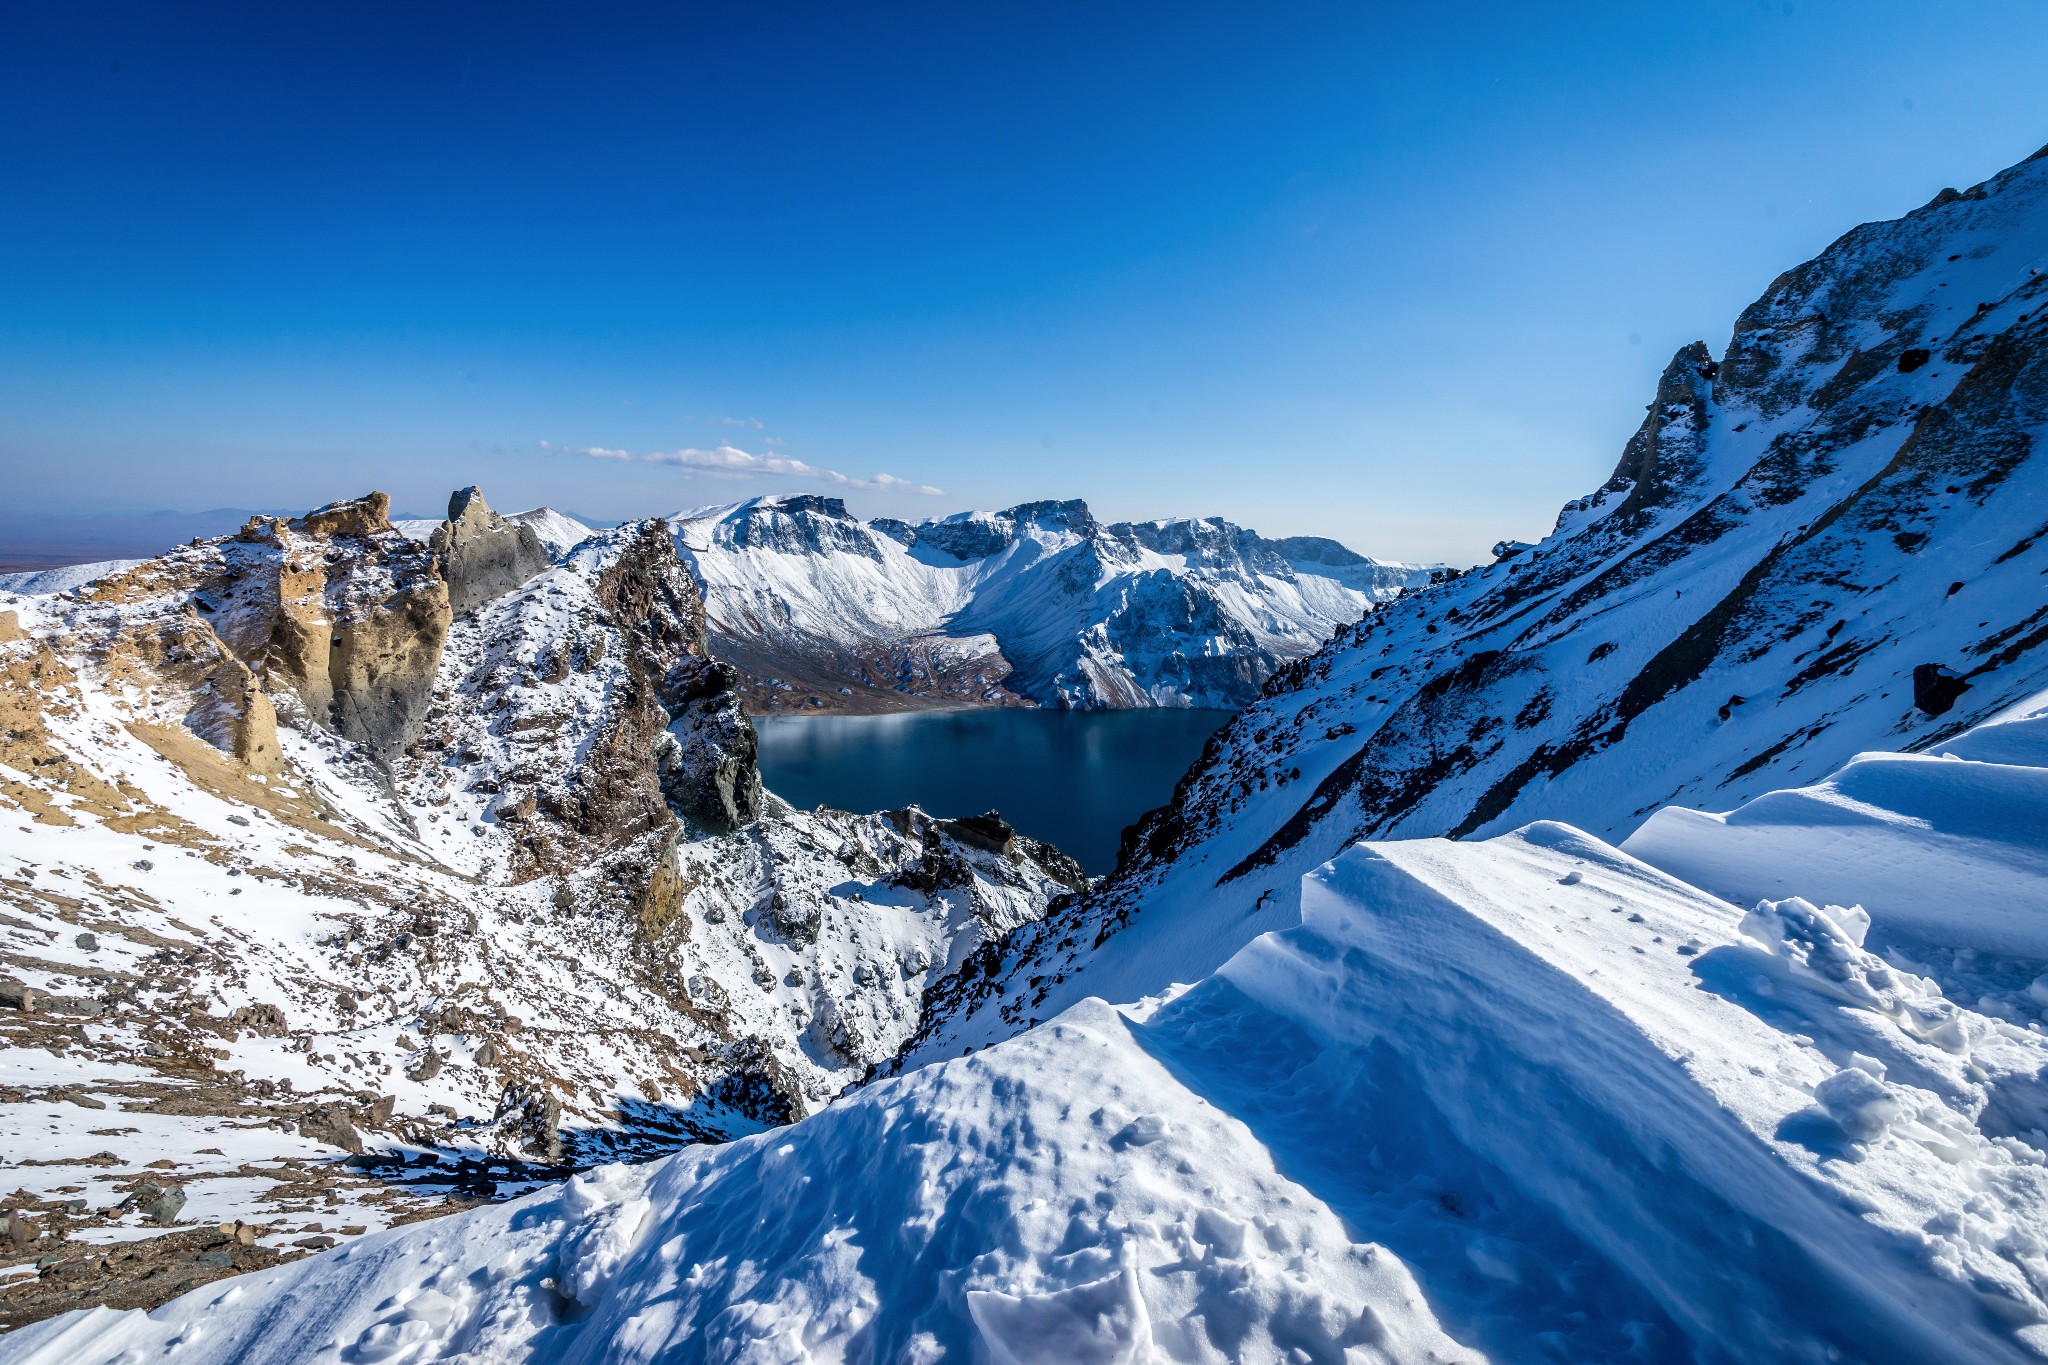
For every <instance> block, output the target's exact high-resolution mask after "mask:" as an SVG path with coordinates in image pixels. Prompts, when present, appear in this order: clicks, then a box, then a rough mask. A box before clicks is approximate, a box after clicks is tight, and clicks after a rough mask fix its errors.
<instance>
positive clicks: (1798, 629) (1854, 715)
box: [912, 156, 2048, 1058]
mask: <svg viewBox="0 0 2048 1365" xmlns="http://www.w3.org/2000/svg"><path fill="white" fill-rule="evenodd" d="M2044 439H2048V156H2039V157H2036V158H2034V159H2032V160H2029V161H2027V162H2025V163H2023V164H2021V165H2019V166H2016V167H2013V168H2012V169H2010V170H2008V171H2006V172H2004V173H2002V174H2001V175H1999V176H1997V177H1995V178H1994V179H1992V180H1990V181H1988V182H1986V183H1985V184H1983V185H1979V186H1977V187H1975V188H1973V189H1971V190H1969V191H1967V192H1962V193H1958V192H1955V191H1944V192H1943V193H1942V194H1941V195H1940V196H1938V197H1937V198H1936V199H1935V200H1934V201H1933V202H1932V203H1930V204H1928V205H1926V206H1925V207H1923V208H1921V209H1919V210H1917V211H1915V212H1913V213H1910V214H1908V215H1906V216H1905V217H1904V218H1901V219H1899V220H1897V221H1893V222H1881V223H1871V224H1866V225H1864V226H1862V227H1859V228H1856V229H1854V230H1853V231H1851V232H1849V233H1847V234H1846V235H1845V236H1843V237H1842V238H1841V239H1840V240H1839V241H1837V242H1835V243H1834V244H1833V245H1832V246H1830V247H1829V248H1828V249H1827V251H1825V252H1824V253H1822V255H1821V256H1819V257H1818V258H1816V259H1815V260H1813V261H1811V262H1809V263H1807V264H1805V265H1803V266H1800V267H1799V268H1797V269H1795V270H1792V271H1788V272H1787V273H1786V274H1784V275H1782V276H1780V277H1779V278H1778V279H1777V280H1776V281H1775V282H1774V283H1773V284H1772V285H1771V286H1770V288H1769V289H1768V290H1767V291H1766V292H1765V294H1764V295H1763V297H1762V298H1760V299H1758V300H1757V302H1756V303H1754V304H1752V305H1751V306H1750V307H1749V308H1748V309H1747V310H1746V311H1745V312H1744V313H1743V315H1742V317H1741V318H1740V319H1739V320H1738V322H1737V323H1736V326H1735V332H1734V335H1733V337H1732V338H1731V339H1730V340H1729V342H1728V345H1727V347H1726V349H1725V350H1724V351H1723V352H1722V354H1721V355H1720V356H1719V357H1718V358H1717V357H1715V356H1714V355H1713V354H1711V353H1710V352H1709V351H1708V349H1707V348H1706V346H1705V345H1703V344H1697V343H1696V344H1694V345H1691V346H1688V347H1686V348H1685V349H1684V350H1682V351H1680V352H1679V353H1678V355H1677V356H1676V357H1674V358H1673V360H1672V362H1671V365H1670V367H1669V368H1668V369H1667V370H1666V371H1665V374H1664V376H1663V379H1662V381H1661V383H1660V384H1659V386H1658V390H1657V394H1656V399H1655V401H1654V402H1653V403H1652V404H1651V406H1650V410H1649V413H1648V415H1647V417H1645V419H1644V421H1643V423H1642V426H1641V428H1640V429H1639V430H1638V431H1637V432H1636V433H1635V435H1634V436H1633V437H1632V438H1631V439H1630V440H1629V441H1628V443H1627V445H1626V447H1625V449H1624V451H1623V454H1622V458H1621V461H1620V463H1619V465H1618V467H1617V468H1616V470H1615V473H1614V476H1613V478H1612V479H1611V480H1610V481H1609V482H1608V483H1607V484H1606V485H1605V486H1603V487H1602V488H1600V489H1598V490H1596V491H1595V492H1594V493H1592V494H1591V495H1589V496H1587V497H1584V498H1581V499H1579V500H1577V501H1575V502H1573V503H1571V504H1569V505H1567V506H1566V507H1565V508H1564V509H1563V511H1562V513H1561V514H1560V516H1559V518H1558V523H1557V528H1556V530H1555V531H1553V532H1552V533H1551V534H1550V535H1549V536H1548V537H1546V538H1545V539H1544V540H1543V542H1542V543H1541V544H1539V545H1535V546H1530V547H1517V546H1504V547H1503V551H1504V554H1503V557H1502V558H1500V559H1499V560H1497V561H1496V562H1495V563H1493V564H1491V565H1488V566H1486V567H1483V568H1480V569H1476V570H1474V571H1472V572H1470V573H1467V574H1464V575H1462V576H1460V577H1458V578H1456V579H1455V580H1453V581H1449V582H1444V583H1439V584H1436V585H1434V586H1432V587H1429V588H1426V589H1424V590H1421V591H1417V592H1409V593H1407V594H1404V595H1403V596H1401V597H1400V598H1398V599H1396V600H1395V601H1392V602H1390V603H1388V604H1387V605H1385V606H1384V607H1381V608H1380V609H1379V610H1377V611H1375V612H1373V613H1372V614H1371V615H1370V616H1368V617H1366V618H1365V619H1364V620H1363V621H1362V622H1360V623H1358V624H1357V625H1355V626H1352V627H1349V628H1347V629H1345V630H1343V631H1341V632H1339V633H1338V635H1337V636H1336V637H1335V638H1334V639H1333V640H1332V641H1331V643H1330V644H1329V645H1328V646H1327V647H1325V648H1324V649H1323V650H1321V651H1320V652H1319V653H1317V654H1316V655H1315V656H1314V657H1312V658H1309V659H1305V660H1302V661H1300V662H1298V663H1295V664H1292V665H1289V666H1288V667H1286V668H1284V669H1283V670H1281V671H1280V672H1279V673H1278V674H1276V675H1275V677H1274V678H1273V680H1272V681H1271V682H1269V683H1268V685H1267V689H1266V691H1267V695H1266V696H1265V698H1264V699H1263V700H1261V701H1260V702H1259V704H1257V705H1256V706H1253V707H1251V708H1249V709H1247V710H1246V711H1244V712H1243V713H1242V714H1240V715H1239V716H1237V717H1236V718H1235V719H1234V720H1232V721H1231V722H1230V724H1229V725H1228V726H1226V727H1225V729H1224V730H1223V731H1221V732H1220V733H1219V735H1218V736H1217V738H1216V740H1214V741H1213V742H1212V744H1211V748H1210V752H1209V754H1208V755H1207V757H1206V758H1205V761H1204V762H1202V763H1200V764H1198V765H1197V767H1196V768H1195V769H1194V770H1193V771H1191V772H1190V773H1189V774H1188V775H1187V777H1186V778H1184V779H1183V781H1182V782H1181V784H1180V787H1179V789H1178V790H1177V792H1176V793H1175V796H1174V799H1173V802H1172V803H1171V805H1170V806H1169V807H1167V808H1165V809H1163V810H1161V811H1159V812H1156V813H1155V814H1154V815H1153V816H1151V817H1148V819H1147V820H1146V821H1145V822H1143V826H1142V829H1140V830H1139V831H1137V832H1136V834H1135V836H1134V837H1132V838H1130V839H1129V841H1128V843H1127V846H1126V856H1125V858H1124V859H1123V861H1122V864H1121V866H1120V867H1119V870H1118V871H1117V873H1116V874H1115V875H1114V876H1112V877H1110V878H1108V879H1107V880H1106V884H1104V885H1103V886H1101V887H1099V888H1098V889H1097V890H1095V891H1094V892H1093V893H1091V894H1090V895H1089V896H1087V897H1085V898H1081V899H1080V900H1078V901H1076V902H1074V903H1073V904H1071V905H1070V906H1068V907H1067V908H1066V909H1065V910H1064V911H1063V912H1062V913H1061V914H1059V915H1057V916H1054V917H1053V918H1052V919H1050V920H1048V921H1047V922H1046V923H1045V924H1044V925H1042V926H1034V927H1031V928H1029V929H1027V930H1026V931H1024V932H1022V933H1020V934H1018V935H1016V936H1015V937H1014V938H1013V939H1012V940H1011V941H1010V942H1009V943H1007V944H1006V945H1005V946H1004V948H1003V949H1002V951H1001V954H1000V960H997V957H996V954H995V953H994V950H992V951H991V958H990V960H989V961H987V962H984V963H982V964H978V966H977V969H976V970H975V971H973V972H972V973H968V974H965V975H963V976H962V977H961V978H960V981H959V983H958V984H959V990H960V998H959V999H957V1000H954V1001H951V1002H949V1003H948V1005H947V1006H946V1007H945V1008H943V1009H941V1010H939V1011H938V1012H936V1013H935V1014H933V1015H932V1016H930V1017H929V1018H928V1023H927V1037H926V1040H925V1043H924V1044H921V1045H920V1047H919V1048H917V1049H915V1050H914V1051H913V1053H912V1056H913V1057H916V1058H925V1057H933V1056H955V1055H958V1052H959V1049H960V1048H961V1047H962V1046H967V1045H975V1046H978V1045H980V1044H982V1043H985V1042H987V1041H990V1040H991V1039H994V1038H997V1037H1002V1036H1006V1035H1007V1034H1009V1033H1011V1032H1014V1031H1015V1029H1016V1028H1018V1027H1020V1026H1021V1025H1023V1024H1024V1023H1026V1022H1028V1021H1029V1020H1031V1019H1033V1018H1044V1017H1049V1016H1050V1015H1051V1014H1052V1013H1055V1012H1057V1011H1058V1010H1059V1009H1062V1008H1064V1007H1065V1006H1066V1005H1068V1004H1070V1003H1072V1002H1073V1001H1075V1000H1078V999H1080V998H1083V997H1085V996H1089V995H1102V996H1106V997H1107V998H1109V999H1113V1000H1123V999H1135V998H1137V997H1139V996H1143V995H1147V994H1150V993H1152V992H1154V991H1157V990H1160V989H1162V988H1164V987H1165V986H1166V985H1168V984H1169V983H1171V982H1173V981H1187V980H1194V979H1197V978H1199V977H1200V976H1202V975H1203V974H1205V973H1207V972H1209V971H1212V970H1214V969H1215V967H1216V966H1217V964H1218V963H1220V962H1221V961H1222V959H1223V957H1224V956H1225V955H1227V953H1229V952H1230V951H1233V950H1234V946H1235V944H1236V943H1237V941H1238V936H1239V930H1240V926H1241V925H1242V924H1243V923H1244V922H1245V921H1246V920H1247V919H1249V920H1250V921H1251V922H1253V923H1255V924H1258V925H1261V926H1263V927H1267V928H1274V929H1279V928H1285V927H1286V926H1288V925H1290V924H1292V923H1294V922H1295V918H1296V915H1297V906H1296V899H1297V897H1296V888H1298V887H1299V886H1300V884H1301V879H1302V877H1303V876H1305V875H1307V874H1308V873H1309V872H1311V871H1313V870H1314V869H1315V868H1316V867H1318V866H1320V865H1321V864H1322V863H1323V862H1325V861H1326V860H1328V859H1329V858H1331V857H1334V856H1335V855H1336V854H1337V853H1338V852H1339V851H1340V850H1342V849H1343V848H1345V847H1347V846H1348V845H1350V844H1351V843H1353V842H1355V841H1356V840H1358V839H1360V838H1401V837H1410V836H1417V835H1442V834H1448V835H1453V836H1457V837H1466V836H1471V835H1482V836H1483V835H1489V834H1495V833H1499V832H1502V831H1506V830H1509V829H1513V828H1515V827H1516V826H1517V825H1520V824H1523V823H1525V822H1527V821H1529V820H1533V819H1561V820H1567V821H1569V822H1571V823H1572V824H1574V825H1576V826H1578V827H1580V828H1583V829H1586V830H1589V831H1591V832H1593V833H1595V834H1598V835H1600V836H1601V837H1603V838H1607V839H1612V840H1620V839H1624V838H1626V837H1627V836H1629V835H1630V834H1631V833H1633V832H1634V831H1635V829H1636V827H1637V826H1638V825H1639V824H1641V822H1642V821H1643V819H1644V817H1645V816H1647V815H1648V814H1649V813H1650V812H1651V811H1652V810H1655V809H1656V808H1658V807H1660V806H1667V805H1678V806H1697V807H1704V808H1710V809H1712V808H1725V807H1727V806H1729V805H1733V804H1736V803H1739V802H1741V801H1744V800H1747V799H1748V798H1750V797H1754V796H1758V795H1760V794H1762V793H1764V792H1766V791H1770V790H1773V789H1777V788H1782V787H1788V786H1794V785H1800V784H1804V783H1808V782H1812V781H1816V780H1818V779H1820V778H1822V777H1824V776H1826V775H1827V774H1828V773H1830V772H1832V771H1833V770H1834V769H1836V768H1838V767H1839V766H1841V765H1842V764H1843V763H1845V762H1847V761H1848V760H1849V759H1850V758H1851V757H1852V756H1853V755H1855V754H1857V753H1859V752H1862V751H1865V750H1878V751H1895V750H1919V749H1926V748H1929V747H1931V746H1933V745H1936V744H1939V743H1940V742H1941V741H1942V740H1944V739H1947V738H1949V737H1951V736H1953V735H1954V734H1956V733H1958V732H1959V731H1961V730H1962V729H1964V728H1965V727H1967V726H1969V725H1971V724H1973V723H1975V722H1977V721H1980V720H1982V719H1984V718H1985V717H1987V716H1988V715H1990V714H1992V713H1993V712H1996V711H1998V710H2000V709H2001V708H2003V707H2005V706H2008V705H2010V704H2012V703H2013V702H2014V701H2015V700H2017V699H2018V698H2021V697H2024V696H2027V695H2030V694H2032V693H2033V692H2036V691H2038V690H2039V689H2041V688H2042V687H2043V686H2048V576H2044V573H2048V451H2044V450H2043V443H2044Z"/></svg>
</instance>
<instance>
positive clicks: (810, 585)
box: [674, 496, 1432, 711]
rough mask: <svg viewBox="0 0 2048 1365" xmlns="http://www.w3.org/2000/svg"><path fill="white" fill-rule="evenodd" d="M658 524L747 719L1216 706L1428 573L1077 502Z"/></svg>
mask: <svg viewBox="0 0 2048 1365" xmlns="http://www.w3.org/2000/svg"><path fill="white" fill-rule="evenodd" d="M674 521H675V523H676V526H677V528H678V530H677V534H678V536H679V538H680V543H681V549H682V553H683V556H684V558H685V559H686V560H688V562H689V564H690V566H691V568H692V569H693V570H694V571H695V573H696V575H697V577H698V580H699V582H700V583H701V584H702V586H703V590H704V599H705V611H706V615H707V617H708V619H709V622H710V630H711V641H712V647H713V648H714V649H715V650H716V651H717V653H718V654H719V656H720V657H721V658H725V659H729V660H731V661H732V662H733V663H735V664H736V665H738V666H739V668H740V670H741V672H742V674H743V676H744V679H745V682H744V683H743V686H745V687H746V690H747V697H748V702H749V704H750V705H752V706H754V707H755V708H756V709H757V710H760V711H771V710H789V709H808V710H816V709H830V710H846V709H856V710H860V709H883V708H898V707H902V706H906V705H915V704H919V703H927V704H928V703H931V702H940V703H952V704H960V703H978V704H1019V703H1023V704H1034V705H1040V706H1057V707H1073V708H1114V707H1133V706H1214V707H1223V708H1231V709H1234V708H1236V707H1238V706H1240V705H1242V704H1244V703H1245V702H1246V701H1249V700H1250V699H1251V698H1253V697H1254V696H1256V695H1257V692H1258V688H1259V685H1260V684H1261V683H1263V682H1264V681H1265V679H1266V678H1267V677H1268V676H1270V675H1271V674H1272V672H1273V670H1274V669H1275V668H1277V667H1279V666H1280V665H1281V664H1283V663H1285V662H1286V661H1288V660H1291V659H1297V658H1300V657H1302V656H1303V655H1306V654H1308V653H1310V652H1312V651H1313V650H1314V649H1315V648H1316V647H1317V646H1318V645H1320V644H1321V643H1322V642H1323V641H1324V640H1325V639H1327V638H1328V637H1329V635H1330V633H1331V632H1332V631H1333V630H1335V629H1337V628H1338V627H1340V626H1345V625H1349V624H1351V623H1353V622H1355V621H1357V620H1358V619H1359V617H1360V616H1362V615H1363V614H1364V613H1365V612H1367V611H1369V610H1371V609H1372V607H1373V606H1374V605H1375V604H1377V603H1379V602H1383V601H1386V600H1388V599H1389V598H1391V597H1393V596H1395V595H1396V594H1397V593H1398V592H1399V591H1400V590H1401V589H1402V588H1404V587H1408V586H1412V585H1415V584H1418V583H1424V582H1428V581H1429V580H1430V578H1431V576H1432V571H1431V570H1429V569H1427V568H1422V567H1418V566H1415V565H1404V564H1384V563H1380V562H1379V561H1376V560H1371V559H1367V558H1365V557H1364V556H1362V555H1359V554H1355V553H1353V552H1352V551H1350V550H1347V549H1345V548H1344V547H1343V546H1342V545H1339V544H1337V542H1335V541H1331V540H1320V539H1316V538H1314V537H1295V538H1292V539H1286V540H1267V539H1266V538H1264V537H1262V536H1260V535H1258V534H1257V533H1256V532H1252V531H1247V530H1244V529H1242V528H1240V527H1237V526H1233V525H1231V524H1230V523H1229V522H1227V521H1224V520H1222V519H1221V518H1216V517H1211V518H1207V519H1204V520H1189V519H1179V520H1171V521H1151V522H1119V523H1115V524H1108V525H1105V524H1104V523H1101V522H1098V521H1097V520H1096V519H1095V518H1094V517H1093V516H1092V515H1091V514H1090V513H1089V511H1088V507H1087V505H1086V504H1085V503H1081V502H1037V503H1026V504H1024V505H1023V506H1021V507H1013V508H1010V509H1009V510H1008V511H1004V512H965V513H961V514H960V515H958V516H952V517H946V518H944V519H942V520H936V521H927V522H922V523H919V524H917V525H911V524H909V523H907V522H901V521H891V520H880V521H873V522H863V521H860V520H858V519H857V518H855V517H853V516H851V515H850V514H849V513H848V512H847V510H846V505H845V504H844V503H843V502H841V501H840V500H839V499H837V498H824V497H815V496H799V497H783V498H755V499H752V500H750V501H747V502H743V503H739V504H737V505H734V506H729V507H716V508H709V509H704V510H700V511H696V512H685V513H679V514H678V515H677V516H676V517H675V518H674Z"/></svg>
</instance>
